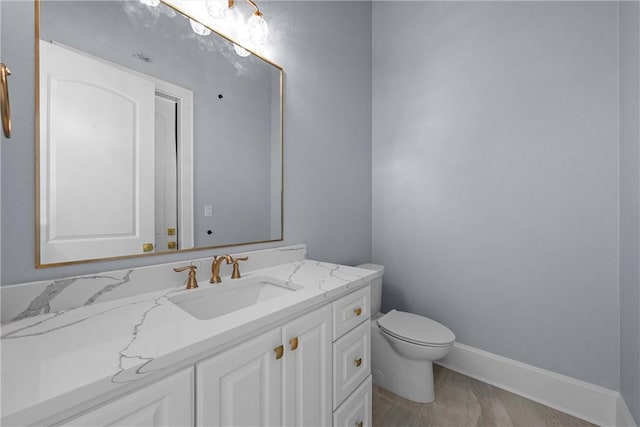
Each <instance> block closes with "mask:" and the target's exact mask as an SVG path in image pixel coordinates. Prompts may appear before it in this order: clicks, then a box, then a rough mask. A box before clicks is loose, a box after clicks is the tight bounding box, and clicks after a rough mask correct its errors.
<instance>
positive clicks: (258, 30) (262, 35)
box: [246, 12, 269, 46]
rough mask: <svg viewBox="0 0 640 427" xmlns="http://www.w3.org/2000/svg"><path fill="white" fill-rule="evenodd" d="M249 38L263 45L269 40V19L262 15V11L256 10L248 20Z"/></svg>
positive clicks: (258, 44) (257, 44)
mask: <svg viewBox="0 0 640 427" xmlns="http://www.w3.org/2000/svg"><path fill="white" fill-rule="evenodd" d="M246 31H247V40H249V41H250V42H251V43H253V44H254V45H255V46H262V45H263V44H264V42H265V41H266V40H267V35H268V34H269V27H268V26H267V21H265V20H264V18H263V17H262V12H254V14H253V15H251V17H250V18H249V20H248V21H247V29H246Z"/></svg>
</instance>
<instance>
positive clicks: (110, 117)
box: [39, 41, 154, 264]
mask: <svg viewBox="0 0 640 427" xmlns="http://www.w3.org/2000/svg"><path fill="white" fill-rule="evenodd" d="M40 81H41V82H43V83H44V87H43V90H42V91H41V96H42V99H41V101H42V102H41V103H40V114H41V117H42V118H43V122H42V123H41V127H40V131H41V132H42V133H41V136H40V152H39V156H40V159H41V163H40V182H39V186H40V236H39V237H40V245H41V247H40V256H41V261H42V263H43V264H46V263H52V262H61V261H62V262H64V261H67V260H70V259H71V260H75V259H98V258H104V257H107V256H117V255H119V254H122V253H141V252H143V250H144V246H145V245H146V244H147V243H151V242H152V241H153V240H152V239H153V222H149V221H148V220H147V218H149V217H152V216H153V206H154V201H153V188H152V187H153V176H152V174H153V158H154V153H153V151H154V147H153V143H152V138H153V120H154V119H153V110H154V84H153V82H150V81H149V80H147V79H145V78H142V77H140V76H139V75H135V74H133V73H130V72H128V71H126V70H123V69H122V68H120V67H115V66H112V65H110V64H107V63H105V62H103V61H99V60H96V59H94V58H92V57H90V56H87V55H84V54H82V53H79V52H77V51H74V50H71V49H68V48H65V47H63V46H59V45H54V44H52V43H48V42H42V41H41V42H40ZM88 105H90V106H91V108H87V106H88ZM114 123H115V124H117V126H114V125H113V124H114Z"/></svg>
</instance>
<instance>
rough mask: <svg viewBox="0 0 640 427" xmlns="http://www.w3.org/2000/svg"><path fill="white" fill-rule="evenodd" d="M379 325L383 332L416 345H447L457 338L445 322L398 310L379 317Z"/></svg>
mask: <svg viewBox="0 0 640 427" xmlns="http://www.w3.org/2000/svg"><path fill="white" fill-rule="evenodd" d="M378 326H379V327H380V330H381V331H382V332H383V333H385V334H388V335H390V336H392V337H394V338H397V339H399V340H402V341H406V342H409V343H411V344H416V345H423V346H430V347H445V346H450V345H451V344H452V343H453V342H454V341H455V340H456V336H455V334H454V333H453V332H452V331H451V329H449V328H447V327H446V326H444V325H443V324H441V323H438V322H436V321H435V320H431V319H429V318H426V317H423V316H419V315H417V314H412V313H405V312H402V311H397V310H391V311H390V312H388V313H387V314H385V315H384V316H382V317H381V318H380V319H378Z"/></svg>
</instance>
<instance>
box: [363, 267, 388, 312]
mask: <svg viewBox="0 0 640 427" xmlns="http://www.w3.org/2000/svg"><path fill="white" fill-rule="evenodd" d="M357 267H358V268H364V269H365V270H374V271H382V272H383V273H384V266H383V265H378V264H360V265H358V266H357ZM381 308H382V276H380V277H378V278H377V279H374V280H372V281H371V316H375V315H376V313H379V312H380V309H381Z"/></svg>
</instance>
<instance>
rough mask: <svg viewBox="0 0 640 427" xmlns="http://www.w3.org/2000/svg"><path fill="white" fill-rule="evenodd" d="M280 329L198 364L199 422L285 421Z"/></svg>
mask: <svg viewBox="0 0 640 427" xmlns="http://www.w3.org/2000/svg"><path fill="white" fill-rule="evenodd" d="M280 342H281V335H280V329H279V328H278V329H276V330H273V331H270V332H268V333H266V334H263V335H261V336H260V337H257V338H254V339H252V340H250V341H247V342H246V343H244V344H240V345H238V346H237V347H234V348H232V349H230V350H227V351H225V352H222V353H220V354H218V355H216V356H213V357H212V358H210V359H208V360H205V361H204V362H201V363H199V364H197V365H196V372H197V376H196V378H197V380H196V390H197V392H196V399H197V404H196V407H197V408H198V413H197V416H196V424H197V425H198V426H271V425H280V424H281V422H282V416H281V410H282V363H283V359H279V360H278V359H276V354H275V352H274V348H276V347H277V346H279V345H280Z"/></svg>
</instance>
